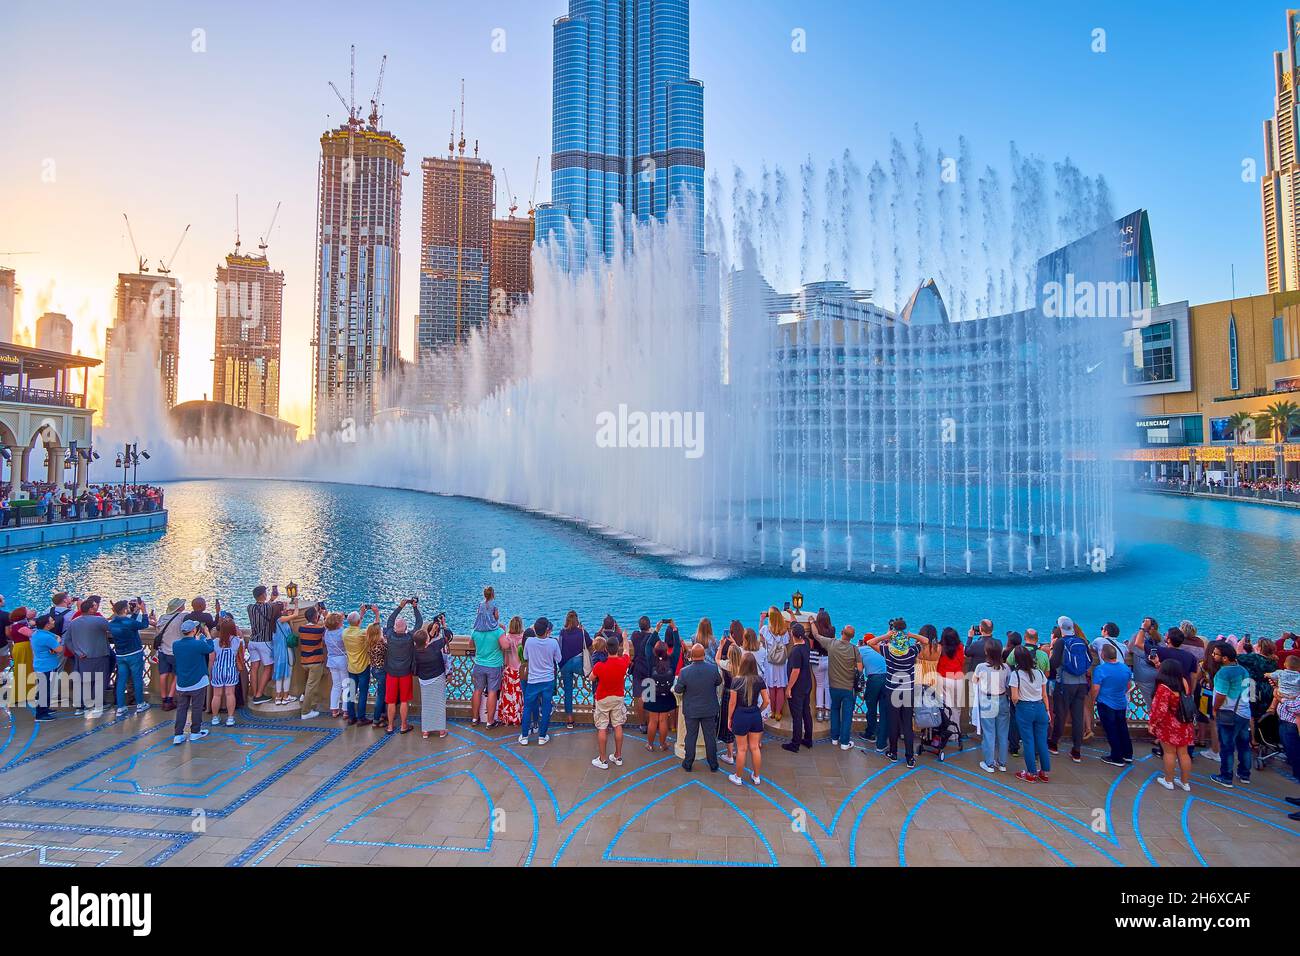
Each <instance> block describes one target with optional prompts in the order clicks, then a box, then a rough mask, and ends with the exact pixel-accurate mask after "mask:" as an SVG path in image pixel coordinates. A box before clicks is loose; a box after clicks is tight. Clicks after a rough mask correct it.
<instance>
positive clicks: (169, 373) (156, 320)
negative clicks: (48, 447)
mask: <svg viewBox="0 0 1300 956" xmlns="http://www.w3.org/2000/svg"><path fill="white" fill-rule="evenodd" d="M179 313H180V288H179V285H178V283H177V281H176V280H175V279H173V278H172V277H171V276H170V275H165V274H164V275H150V274H148V273H143V272H138V273H136V272H119V273H118V275H117V302H116V310H115V314H114V319H113V325H112V327H111V328H108V329H105V330H104V354H105V355H111V354H113V353H114V352H115V351H117V352H120V354H121V355H123V356H132V355H137V354H140V353H142V352H144V351H146V350H149V351H152V350H155V349H156V350H157V354H156V357H155V356H144V357H143V358H144V365H143V366H140V367H146V366H148V365H150V364H151V365H153V367H154V368H156V369H157V371H158V375H159V379H160V383H161V390H162V401H163V405H164V407H165V408H171V407H172V406H173V405H175V404H176V383H177V374H178V371H179V367H180V340H181V328H180V314H179ZM115 346H116V349H115ZM130 367H134V366H132V365H130V364H128V365H127V366H120V365H118V364H117V363H114V362H108V363H106V365H105V369H104V375H105V385H104V418H105V421H108V422H110V423H115V420H114V419H113V418H112V411H113V405H114V403H115V401H117V400H125V399H126V397H127V396H128V395H131V394H136V395H138V394H139V389H140V387H141V385H142V383H140V382H130V381H121V382H118V381H114V380H113V379H114V378H115V376H116V372H117V370H118V369H119V368H130Z"/></svg>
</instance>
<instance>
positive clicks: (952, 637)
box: [935, 627, 966, 737]
mask: <svg viewBox="0 0 1300 956" xmlns="http://www.w3.org/2000/svg"><path fill="white" fill-rule="evenodd" d="M935 673H936V675H937V676H938V682H939V695H940V699H941V700H942V701H943V705H944V706H945V707H947V708H949V709H950V710H951V711H952V719H953V722H954V723H956V725H957V727H958V735H959V737H960V728H961V726H962V722H961V711H962V702H963V700H964V698H965V696H966V693H965V678H966V648H964V647H963V646H962V643H961V637H960V636H959V635H958V634H957V630H956V629H955V628H951V627H945V628H944V629H943V633H942V634H940V635H939V660H938V661H936V662H935Z"/></svg>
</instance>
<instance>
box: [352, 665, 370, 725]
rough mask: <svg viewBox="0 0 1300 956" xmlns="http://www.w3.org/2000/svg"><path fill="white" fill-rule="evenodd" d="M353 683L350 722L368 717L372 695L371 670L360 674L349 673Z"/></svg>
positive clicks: (368, 669)
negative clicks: (368, 707)
mask: <svg viewBox="0 0 1300 956" xmlns="http://www.w3.org/2000/svg"><path fill="white" fill-rule="evenodd" d="M348 677H349V679H351V681H352V692H351V693H350V694H348V720H360V719H361V718H363V717H365V716H366V704H367V703H368V702H369V701H368V700H367V698H368V696H369V694H370V668H369V667H367V668H366V669H365V670H363V671H361V673H359V674H354V673H352V671H348Z"/></svg>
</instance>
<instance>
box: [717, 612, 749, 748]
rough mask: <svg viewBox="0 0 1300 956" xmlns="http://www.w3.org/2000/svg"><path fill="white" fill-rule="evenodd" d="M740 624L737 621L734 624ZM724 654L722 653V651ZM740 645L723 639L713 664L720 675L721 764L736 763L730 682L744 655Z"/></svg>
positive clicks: (719, 731) (742, 628) (729, 638)
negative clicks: (716, 666)
mask: <svg viewBox="0 0 1300 956" xmlns="http://www.w3.org/2000/svg"><path fill="white" fill-rule="evenodd" d="M735 623H736V624H740V622H739V621H736V622H735ZM741 636H742V637H743V636H744V626H743V625H742V626H741ZM724 648H725V649H726V650H725V653H724V652H723V649H724ZM744 653H745V652H744V651H743V650H742V649H741V647H740V645H739V644H737V643H735V642H733V641H732V639H731V635H730V633H728V635H727V637H725V638H724V639H723V641H722V643H721V644H719V645H718V651H717V656H715V658H714V663H715V664H717V665H718V672H719V673H721V674H722V700H721V704H720V706H719V708H718V743H720V744H722V745H723V746H722V751H721V752H720V753H719V754H718V759H719V760H721V761H722V762H723V763H725V764H728V765H731V764H734V763H735V762H736V736H735V734H733V733H732V732H731V698H730V695H731V681H732V676H733V675H735V674H737V673H739V672H740V659H741V657H742V656H743V655H744Z"/></svg>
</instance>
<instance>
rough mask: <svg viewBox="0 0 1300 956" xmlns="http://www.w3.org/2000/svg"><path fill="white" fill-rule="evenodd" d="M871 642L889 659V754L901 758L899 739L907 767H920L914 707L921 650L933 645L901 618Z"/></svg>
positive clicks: (869, 642)
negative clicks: (908, 626)
mask: <svg viewBox="0 0 1300 956" xmlns="http://www.w3.org/2000/svg"><path fill="white" fill-rule="evenodd" d="M867 645H868V646H869V647H871V648H873V649H874V650H878V651H880V654H881V656H882V657H884V659H885V694H886V695H887V696H886V706H887V707H888V708H889V710H888V714H889V749H888V750H887V751H886V752H885V756H886V757H888V758H889V759H890V760H897V759H898V739H899V737H900V736H901V737H902V738H903V743H904V745H905V747H906V756H907V766H908V767H915V766H916V754H915V747H916V734H915V731H914V730H913V728H912V709H913V703H914V699H915V694H916V663H917V659H918V658H919V657H920V655H921V651H922V650H923V649H924V648H926V647H929V646H930V639H929V637H927V636H926V635H924V634H912V633H910V632H909V631H908V630H907V622H906V621H905V620H903V619H902V618H901V617H899V618H895V619H894V620H892V621H890V622H889V630H888V631H886V632H885V633H884V634H881V635H880V636H879V637H873V638H872V639H871V640H870V641H868V642H867Z"/></svg>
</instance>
